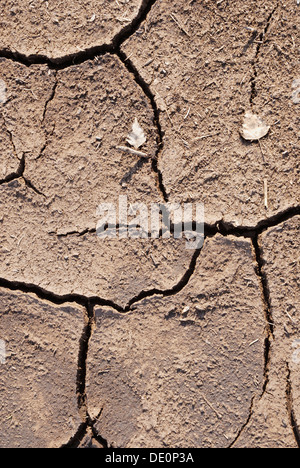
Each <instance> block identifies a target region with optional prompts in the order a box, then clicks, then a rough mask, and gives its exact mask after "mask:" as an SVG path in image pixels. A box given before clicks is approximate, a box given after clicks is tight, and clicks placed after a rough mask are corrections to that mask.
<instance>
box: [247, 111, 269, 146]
mask: <svg viewBox="0 0 300 468" xmlns="http://www.w3.org/2000/svg"><path fill="white" fill-rule="evenodd" d="M269 131H270V127H269V126H268V125H266V124H265V122H264V121H263V120H262V119H261V118H260V117H259V116H258V115H256V114H252V112H246V114H245V118H244V124H243V126H242V128H241V130H240V133H241V135H242V137H243V138H244V139H245V140H248V141H255V140H260V139H261V138H263V137H265V136H266V135H267V134H268V133H269Z"/></svg>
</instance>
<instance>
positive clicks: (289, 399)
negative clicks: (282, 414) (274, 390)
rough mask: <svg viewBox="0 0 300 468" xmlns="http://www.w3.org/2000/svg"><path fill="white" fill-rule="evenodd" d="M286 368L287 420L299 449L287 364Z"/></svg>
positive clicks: (298, 435) (299, 434)
mask: <svg viewBox="0 0 300 468" xmlns="http://www.w3.org/2000/svg"><path fill="white" fill-rule="evenodd" d="M286 367H287V379H286V382H287V384H286V402H287V410H288V414H289V420H290V422H291V426H292V429H293V434H294V436H295V440H296V442H297V445H298V447H299V448H300V429H299V427H298V425H297V421H296V416H295V412H294V408H293V392H292V382H291V370H290V367H289V364H288V362H287V363H286Z"/></svg>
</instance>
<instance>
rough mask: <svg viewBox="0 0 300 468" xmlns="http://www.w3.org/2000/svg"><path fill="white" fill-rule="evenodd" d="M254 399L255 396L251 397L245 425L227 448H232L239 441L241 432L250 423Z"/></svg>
mask: <svg viewBox="0 0 300 468" xmlns="http://www.w3.org/2000/svg"><path fill="white" fill-rule="evenodd" d="M254 399H255V396H253V397H252V399H251V405H250V409H249V415H248V418H247V421H246V422H245V424H243V426H242V427H241V429H240V430H239V432H238V434H237V436H236V438H235V439H234V441H233V442H231V444H230V445H229V447H227V448H229V449H230V448H233V447H234V445H235V444H236V443H237V441H238V440H239V438H240V437H241V435H242V434H243V432H244V431H245V429H246V427H247V426H248V424H249V423H250V421H251V418H252V416H253V413H254Z"/></svg>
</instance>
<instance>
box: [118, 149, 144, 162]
mask: <svg viewBox="0 0 300 468" xmlns="http://www.w3.org/2000/svg"><path fill="white" fill-rule="evenodd" d="M116 149H117V150H120V151H123V152H124V153H129V154H134V155H135V156H139V157H141V158H145V159H149V157H150V156H148V154H146V153H143V152H142V151H137V150H134V149H132V148H128V146H116Z"/></svg>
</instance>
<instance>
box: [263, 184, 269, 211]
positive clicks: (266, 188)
mask: <svg viewBox="0 0 300 468" xmlns="http://www.w3.org/2000/svg"><path fill="white" fill-rule="evenodd" d="M264 198H265V207H266V209H267V210H268V209H269V200H268V180H267V179H264Z"/></svg>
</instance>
